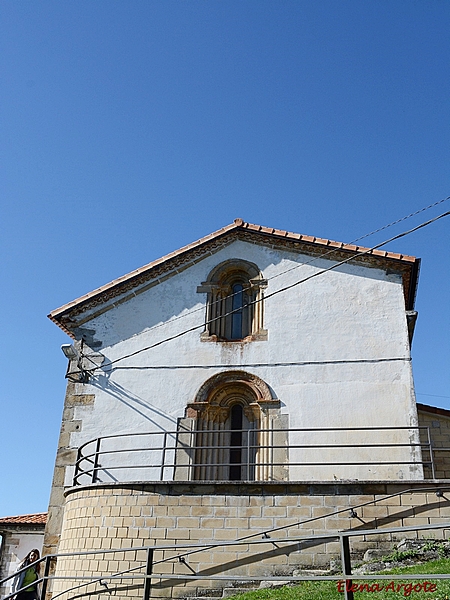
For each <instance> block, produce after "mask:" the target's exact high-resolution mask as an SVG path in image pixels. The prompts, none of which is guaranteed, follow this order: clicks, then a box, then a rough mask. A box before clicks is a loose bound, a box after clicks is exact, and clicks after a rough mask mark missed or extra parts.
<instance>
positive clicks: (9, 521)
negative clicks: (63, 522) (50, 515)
mask: <svg viewBox="0 0 450 600" xmlns="http://www.w3.org/2000/svg"><path fill="white" fill-rule="evenodd" d="M46 523H47V513H46V512H45V513H33V514H31V515H17V516H15V517H2V518H0V525H45V524H46Z"/></svg>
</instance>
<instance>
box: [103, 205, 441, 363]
mask: <svg viewBox="0 0 450 600" xmlns="http://www.w3.org/2000/svg"><path fill="white" fill-rule="evenodd" d="M449 215H450V211H447V212H445V213H442V214H441V215H438V216H437V217H434V218H433V219H430V220H428V221H425V222H424V223H421V224H420V225H417V226H416V227H413V228H412V229H409V230H407V231H404V232H402V233H399V234H397V235H395V236H393V237H391V238H389V239H388V240H385V241H384V242H381V243H379V244H376V245H375V246H373V247H372V248H366V249H365V250H363V251H361V252H357V253H356V254H355V255H353V256H350V257H348V258H346V259H344V260H342V261H339V262H337V263H335V264H334V265H332V266H330V267H328V268H327V269H322V270H320V271H317V272H316V273H313V274H311V275H309V276H308V277H305V278H304V279H300V280H299V281H296V282H294V283H291V284H290V285H287V286H285V287H283V288H280V289H279V290H275V291H274V292H272V293H271V294H267V295H266V296H265V297H264V298H262V299H257V300H253V301H252V302H249V303H248V304H246V305H245V306H244V307H242V308H246V307H247V306H250V305H253V304H256V303H258V302H262V301H263V300H264V301H265V300H267V299H268V298H272V297H273V296H275V295H277V294H280V293H282V292H285V291H287V290H289V289H292V288H293V287H296V286H297V285H300V284H302V283H305V282H306V281H309V280H310V279H313V278H314V277H318V276H319V275H323V274H324V273H328V272H329V271H332V270H334V269H337V268H338V267H340V266H342V265H344V264H346V263H348V262H350V261H351V260H355V259H356V258H358V257H360V256H365V255H366V254H368V253H369V252H372V251H373V250H376V249H377V248H381V247H382V246H385V245H386V244H388V243H390V242H392V241H394V240H397V239H400V238H402V237H405V236H407V235H409V234H411V233H414V232H415V231H418V230H419V229H422V228H424V227H427V226H428V225H431V224H432V223H435V222H436V221H438V220H439V219H442V218H444V217H447V216H449ZM236 310H237V309H236ZM236 310H232V311H230V312H228V313H225V314H223V315H220V316H219V317H216V318H214V319H209V320H208V321H207V322H206V324H209V323H212V322H214V321H216V320H218V319H222V318H224V317H227V316H229V315H231V314H233V313H235V312H236ZM204 326H205V323H202V324H200V325H195V326H193V327H190V328H189V329H185V330H183V331H181V332H179V333H177V334H174V335H172V336H169V337H167V338H164V339H162V340H159V341H158V342H155V343H153V344H151V345H150V346H146V347H145V348H141V349H139V350H136V351H135V352H131V353H129V354H126V355H124V356H121V357H119V358H116V359H115V360H112V361H110V362H109V363H107V364H106V365H103V366H102V367H96V368H95V369H92V372H94V371H96V370H98V369H100V368H102V369H103V368H104V367H109V366H110V365H113V364H116V363H118V362H120V361H122V360H125V359H126V358H131V357H132V356H136V355H137V354H141V353H142V352H146V351H147V350H151V349H152V348H156V347H158V346H161V345H162V344H165V343H166V342H170V341H173V340H175V339H178V338H180V337H182V336H184V335H186V334H188V333H191V332H192V331H196V330H197V329H201V328H203V327H204Z"/></svg>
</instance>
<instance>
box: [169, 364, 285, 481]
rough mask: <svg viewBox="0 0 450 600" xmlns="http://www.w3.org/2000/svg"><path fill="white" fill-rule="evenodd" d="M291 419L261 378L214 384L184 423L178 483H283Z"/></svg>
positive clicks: (240, 374)
mask: <svg viewBox="0 0 450 600" xmlns="http://www.w3.org/2000/svg"><path fill="white" fill-rule="evenodd" d="M287 423H288V417H287V415H281V403H280V400H279V399H278V398H276V397H275V396H274V394H273V392H272V391H271V389H270V388H269V386H268V385H267V384H266V383H265V382H264V381H263V380H262V379H260V378H259V377H257V376H255V375H252V374H250V373H247V372H245V371H226V372H224V373H219V374H217V375H214V376H213V377H211V378H210V379H208V380H207V381H206V382H205V383H204V384H203V385H202V386H201V388H200V389H199V391H198V392H197V394H196V397H195V400H194V402H192V403H190V404H188V406H187V409H186V416H185V418H183V419H180V421H179V427H178V431H179V433H178V444H177V457H176V463H177V465H176V468H175V477H174V478H175V479H176V480H194V481H274V480H276V481H280V480H286V479H287V477H288V475H287V452H288V440H287V427H288V424H287Z"/></svg>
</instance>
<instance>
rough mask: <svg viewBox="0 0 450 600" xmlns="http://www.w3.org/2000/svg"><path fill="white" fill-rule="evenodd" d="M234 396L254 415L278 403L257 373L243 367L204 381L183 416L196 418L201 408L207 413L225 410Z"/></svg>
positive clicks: (200, 414)
mask: <svg viewBox="0 0 450 600" xmlns="http://www.w3.org/2000/svg"><path fill="white" fill-rule="evenodd" d="M236 398H240V399H243V400H244V401H245V404H246V406H247V407H248V408H249V409H251V411H252V412H253V414H254V416H255V418H258V415H259V414H261V411H262V412H264V410H265V409H268V408H280V406H281V403H280V400H279V399H278V398H276V397H275V395H274V393H273V392H272V390H271V389H270V387H269V386H268V385H267V383H266V382H265V381H263V380H262V379H261V378H260V377H258V376H257V375H253V374H251V373H247V372H246V371H225V372H222V373H217V374H216V375H213V376H212V377H210V378H209V379H208V380H207V381H205V383H204V384H203V385H202V386H201V387H200V389H199V390H198V392H197V394H196V396H195V400H194V402H191V403H189V404H188V405H187V411H186V416H187V417H191V418H198V417H200V416H203V414H205V412H208V413H210V415H211V416H212V415H213V414H215V413H217V414H218V415H219V414H221V413H222V412H223V413H225V412H228V409H229V408H230V406H231V405H232V404H233V403H234V402H235V400H236ZM224 409H225V410H224ZM248 414H249V415H250V413H248Z"/></svg>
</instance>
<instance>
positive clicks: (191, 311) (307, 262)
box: [148, 196, 450, 331]
mask: <svg viewBox="0 0 450 600" xmlns="http://www.w3.org/2000/svg"><path fill="white" fill-rule="evenodd" d="M448 200H450V196H447V197H446V198H442V199H441V200H438V201H437V202H433V203H432V204H429V205H428V206H424V207H423V208H420V209H419V210H416V211H415V212H412V213H410V214H409V215H406V216H404V217H401V218H400V219H397V220H396V221H392V223H388V224H387V225H383V227H379V228H378V229H374V230H373V231H371V232H370V233H366V234H365V235H362V236H361V237H359V238H356V239H354V240H352V241H351V242H348V243H347V244H345V245H346V246H350V245H354V244H356V242H360V241H361V240H364V239H366V238H368V237H370V236H372V235H374V234H376V233H379V232H381V231H384V230H386V229H388V228H389V227H393V226H394V225H398V224H399V223H401V222H403V221H406V220H407V219H410V218H412V217H415V216H416V215H418V214H420V213H423V212H425V211H427V210H429V209H431V208H434V207H435V206H438V205H440V204H442V203H444V202H447V201H448ZM393 239H394V238H393ZM388 241H389V240H388ZM388 241H387V242H383V244H387V243H388ZM376 247H379V246H376ZM336 250H337V248H332V249H330V250H328V251H327V252H325V253H324V254H321V255H320V256H315V257H313V258H311V259H310V260H308V261H305V262H302V263H300V264H298V265H294V266H293V267H290V268H289V269H286V270H285V271H281V272H280V273H276V274H275V275H273V276H272V277H269V278H267V281H272V280H273V279H276V278H277V277H281V276H282V275H285V274H286V273H289V272H291V271H294V270H296V269H300V268H302V267H306V266H307V265H310V264H313V263H315V262H317V261H318V260H320V259H323V258H326V257H327V256H329V255H330V254H333V253H335V252H336ZM238 293H240V292H234V293H231V294H228V295H226V296H223V297H222V298H220V299H218V300H214V301H213V302H211V306H214V305H215V304H217V303H218V302H222V301H224V300H227V299H229V298H233V297H234V296H236V295H237V294H238ZM266 298H267V296H266ZM204 310H205V307H204V306H203V305H202V306H200V307H199V308H193V309H191V310H188V311H186V312H184V313H183V314H182V315H178V316H177V317H173V318H172V319H171V320H170V324H172V323H175V322H176V321H179V320H180V319H185V318H186V317H189V316H191V315H192V314H194V313H196V312H200V311H204ZM224 316H225V315H224ZM167 324H168V322H167V321H165V322H164V323H159V324H157V325H153V327H150V328H149V329H148V331H155V330H156V329H159V328H161V327H165V326H166V325H167Z"/></svg>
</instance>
